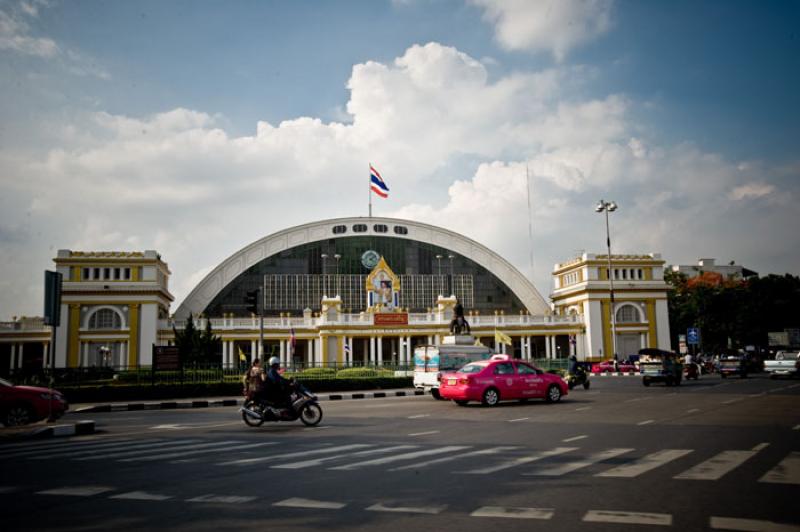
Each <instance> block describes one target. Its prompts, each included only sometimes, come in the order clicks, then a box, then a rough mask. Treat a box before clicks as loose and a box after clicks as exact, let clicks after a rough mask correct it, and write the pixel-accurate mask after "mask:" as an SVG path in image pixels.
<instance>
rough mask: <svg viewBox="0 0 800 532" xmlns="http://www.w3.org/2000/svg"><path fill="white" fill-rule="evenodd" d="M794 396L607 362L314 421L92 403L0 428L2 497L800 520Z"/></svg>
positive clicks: (246, 509) (398, 526) (353, 406)
mask: <svg viewBox="0 0 800 532" xmlns="http://www.w3.org/2000/svg"><path fill="white" fill-rule="evenodd" d="M799 398H800V382H799V381H797V380H769V379H767V378H765V377H762V376H757V377H754V378H748V379H727V380H724V381H723V380H721V379H720V378H719V377H718V376H713V375H712V376H703V378H701V379H700V380H699V381H697V382H689V383H684V384H683V385H681V386H679V387H674V388H668V387H665V386H655V385H654V386H651V387H649V388H645V387H643V386H642V385H641V381H640V380H639V379H636V378H630V377H620V378H595V379H593V380H592V387H591V389H589V390H582V389H577V390H574V391H573V392H571V393H570V394H569V395H568V396H567V397H565V398H564V399H563V400H562V401H561V402H560V403H557V404H546V403H544V402H542V401H530V402H528V403H519V402H513V403H512V402H509V403H502V404H501V405H499V406H498V407H495V408H487V407H482V406H480V405H468V406H467V407H459V406H457V405H455V404H454V403H451V402H447V401H436V400H434V399H433V398H431V397H430V396H410V395H409V396H400V397H398V396H394V397H386V398H373V399H370V400H368V401H358V400H353V401H323V402H322V403H321V404H322V407H323V409H324V418H323V420H322V423H321V424H320V425H319V426H318V427H313V428H308V427H304V426H303V425H302V424H300V423H299V422H294V423H269V424H265V425H263V426H261V427H258V428H251V427H247V426H245V425H244V423H243V422H242V420H241V417H240V416H241V414H240V413H239V412H238V409H237V408H231V407H208V408H195V409H181V410H142V411H120V412H108V413H93V414H92V416H91V417H92V419H93V420H94V421H95V424H96V432H95V434H93V435H90V436H81V437H72V438H59V439H57V440H49V441H32V442H16V443H0V470H2V471H3V476H2V481H0V494H2V498H0V501H2V503H0V511H1V512H2V515H3V528H4V530H23V529H24V530H77V529H89V528H91V529H103V530H106V529H112V528H124V529H126V530H151V529H162V530H173V529H174V530H184V529H185V530H189V529H191V530H212V529H213V530H220V529H223V530H227V529H234V528H235V529H270V530H292V531H304V530H308V531H311V530H321V529H324V530H375V529H377V528H381V529H382V530H385V531H386V532H395V531H396V532H406V531H407V530H408V529H409V528H411V527H413V528H415V529H418V530H432V529H434V528H441V529H445V530H459V531H461V530H476V531H477V530H481V531H482V530H485V529H486V528H488V527H495V526H501V527H503V528H504V529H510V530H535V529H543V530H544V529H547V530H552V529H556V530H576V531H577V530H587V531H612V530H614V531H617V530H632V531H636V530H645V529H658V530H668V529H682V530H712V529H713V530H800V517H798V514H797V511H796V504H795V501H796V500H798V496H799V495H800V408H798V405H800V402H798V399H799ZM70 415H74V414H70ZM70 415H68V416H67V417H69V416H70Z"/></svg>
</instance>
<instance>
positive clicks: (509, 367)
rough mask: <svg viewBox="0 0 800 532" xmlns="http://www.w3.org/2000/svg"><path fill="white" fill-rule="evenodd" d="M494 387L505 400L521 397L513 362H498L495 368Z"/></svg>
mask: <svg viewBox="0 0 800 532" xmlns="http://www.w3.org/2000/svg"><path fill="white" fill-rule="evenodd" d="M492 373H493V376H494V385H495V388H497V389H498V390H499V391H500V397H502V398H503V399H514V398H516V397H519V395H518V392H517V389H516V388H517V387H516V377H517V374H516V372H515V371H514V364H512V363H511V362H498V363H496V364H495V365H494V368H493V371H492Z"/></svg>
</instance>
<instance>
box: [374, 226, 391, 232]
mask: <svg viewBox="0 0 800 532" xmlns="http://www.w3.org/2000/svg"><path fill="white" fill-rule="evenodd" d="M372 230H373V231H375V232H376V233H386V232H388V231H389V228H388V227H386V226H385V225H383V224H375V225H373V226H372Z"/></svg>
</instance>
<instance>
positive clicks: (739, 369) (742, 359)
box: [717, 352, 747, 379]
mask: <svg viewBox="0 0 800 532" xmlns="http://www.w3.org/2000/svg"><path fill="white" fill-rule="evenodd" d="M717 371H719V374H720V376H721V377H722V378H723V379H724V378H726V377H728V376H729V375H739V377H741V378H743V379H744V378H745V377H747V357H746V356H745V355H744V354H742V353H736V352H729V353H725V354H722V355H720V357H719V362H718V363H717Z"/></svg>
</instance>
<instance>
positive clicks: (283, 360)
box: [280, 339, 289, 368]
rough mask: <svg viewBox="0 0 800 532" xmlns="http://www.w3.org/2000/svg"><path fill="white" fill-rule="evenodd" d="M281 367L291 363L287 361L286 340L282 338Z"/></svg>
mask: <svg viewBox="0 0 800 532" xmlns="http://www.w3.org/2000/svg"><path fill="white" fill-rule="evenodd" d="M280 357H281V367H283V368H285V367H287V366H288V365H289V364H287V363H286V340H283V339H282V340H281V354H280Z"/></svg>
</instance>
